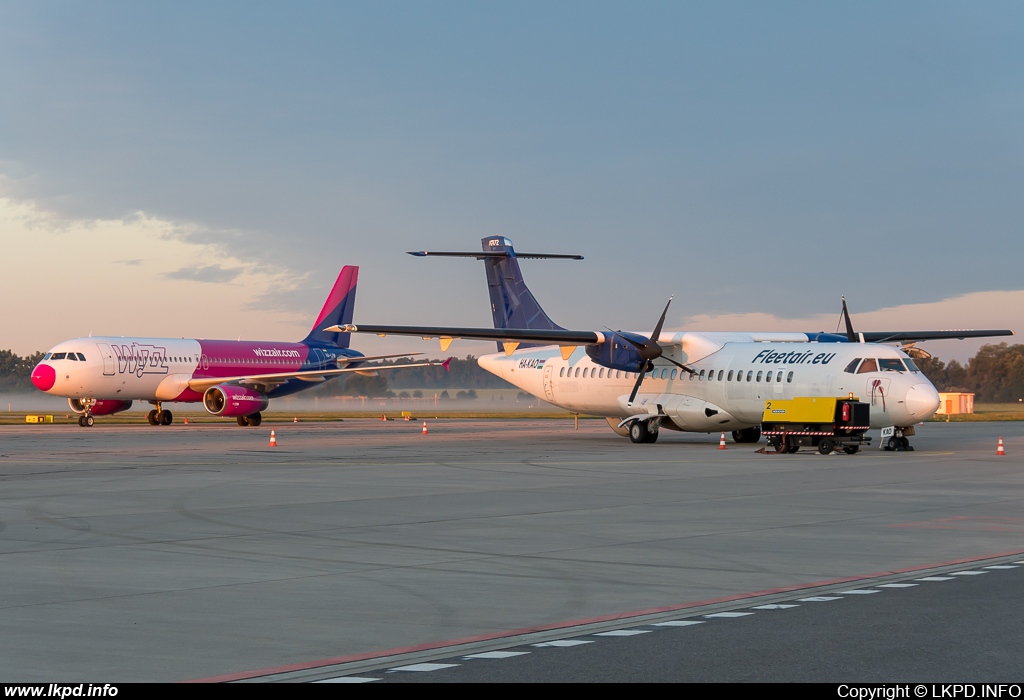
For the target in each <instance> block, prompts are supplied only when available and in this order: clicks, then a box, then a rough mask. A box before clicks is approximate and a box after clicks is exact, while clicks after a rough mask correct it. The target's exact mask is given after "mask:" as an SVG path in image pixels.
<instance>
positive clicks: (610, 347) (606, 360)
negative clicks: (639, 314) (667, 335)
mask: <svg viewBox="0 0 1024 700" xmlns="http://www.w3.org/2000/svg"><path fill="white" fill-rule="evenodd" d="M620 336H626V337H628V338H629V339H630V340H635V341H636V342H637V343H639V344H640V345H643V344H644V343H646V342H647V338H646V337H644V336H642V335H639V334H637V333H624V332H622V331H619V332H618V333H609V334H608V335H607V340H606V341H605V342H603V343H601V344H600V345H588V346H586V351H587V355H589V356H590V359H591V360H593V361H594V362H595V363H596V364H599V365H601V366H602V367H607V368H608V369H618V370H623V371H626V372H636V371H638V370H637V368H638V367H640V364H641V362H642V361H643V360H641V358H640V353H639V351H638V350H637V349H636V347H635V346H633V345H631V344H630V343H627V342H626V341H625V340H623V339H622V337H620Z"/></svg>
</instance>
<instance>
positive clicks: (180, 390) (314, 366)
mask: <svg viewBox="0 0 1024 700" xmlns="http://www.w3.org/2000/svg"><path fill="white" fill-rule="evenodd" d="M358 276H359V268H358V267H352V266H346V267H344V268H342V270H341V274H340V275H338V279H337V281H336V282H335V283H334V288H333V289H332V290H331V293H330V295H329V296H328V297H327V301H326V302H324V307H323V309H322V310H321V311H320V315H319V316H318V317H317V319H316V323H314V324H313V329H312V330H311V331H310V332H309V335H307V336H306V337H305V339H303V340H302V341H301V342H299V343H282V342H271V341H251V340H238V341H235V340H193V339H186V338H124V337H89V338H75V339H74V340H66V341H64V342H63V343H60V344H58V345H57V346H55V347H54V348H53V349H51V350H50V351H49V352H48V353H46V354H45V355H44V356H43V359H42V360H41V361H40V362H39V364H38V365H36V367H35V368H34V369H33V370H32V383H33V384H34V385H35V386H36V388H37V389H39V390H40V391H44V392H46V393H47V394H53V395H55V396H63V397H67V399H68V404H69V405H70V406H71V410H72V411H74V412H75V413H78V414H80V416H79V419H78V424H79V425H81V426H91V425H92V424H93V422H94V420H95V419H94V418H93V416H102V415H110V414H112V413H119V412H120V411H126V410H128V409H129V408H131V406H132V402H133V401H136V400H139V401H148V402H149V403H151V404H153V407H154V408H153V409H152V410H151V411H150V412H149V422H150V424H151V425H170V424H171V422H172V420H173V416H172V415H171V412H170V411H169V410H167V409H165V408H163V406H162V405H161V404H162V403H163V402H165V401H166V402H172V401H173V402H178V403H181V402H200V401H201V402H202V403H203V406H204V407H205V408H206V410H207V411H208V412H210V413H212V414H213V415H215V416H223V417H225V418H235V420H236V421H237V422H238V424H239V425H241V426H245V425H259V424H260V422H261V420H262V414H261V412H262V411H264V410H266V408H267V405H268V404H269V403H270V399H272V398H276V397H278V396H287V395H288V394H294V393H295V392H298V391H302V390H303V389H307V388H309V387H313V386H317V385H318V384H320V383H321V382H324V381H326V380H327V379H328V378H330V377H332V376H335V375H339V374H345V373H347V372H362V373H369V374H372V373H374V372H375V371H376V370H377V369H391V368H392V367H393V366H392V365H388V366H387V367H374V366H367V365H364V363H365V362H366V361H368V360H380V359H384V358H388V357H399V355H377V356H374V357H365V356H364V355H362V354H361V353H358V352H356V351H355V350H351V349H349V338H350V336H349V334H348V333H345V332H339V331H336V330H330V328H329V327H331V326H337V325H338V324H346V323H350V322H351V320H352V311H353V309H354V307H355V303H356V280H357V278H358ZM401 356H408V353H405V354H404V355H401ZM436 364H441V365H444V366H445V367H446V368H447V362H444V363H437V362H424V363H419V364H416V365H402V367H417V366H424V365H436Z"/></svg>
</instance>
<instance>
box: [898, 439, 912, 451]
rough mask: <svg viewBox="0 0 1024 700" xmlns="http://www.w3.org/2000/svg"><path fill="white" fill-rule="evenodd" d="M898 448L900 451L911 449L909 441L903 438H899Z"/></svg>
mask: <svg viewBox="0 0 1024 700" xmlns="http://www.w3.org/2000/svg"><path fill="white" fill-rule="evenodd" d="M900 447H901V448H902V449H904V450H910V449H912V448H911V447H910V440H909V439H908V438H905V437H901V438H900Z"/></svg>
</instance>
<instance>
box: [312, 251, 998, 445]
mask: <svg viewBox="0 0 1024 700" xmlns="http://www.w3.org/2000/svg"><path fill="white" fill-rule="evenodd" d="M482 244H483V251H482V252H479V253H473V252H468V253H463V252H455V253H453V252H428V251H419V252H414V253H410V254H411V255H418V256H447V257H468V258H476V259H478V260H483V261H484V265H485V268H486V272H487V287H488V291H489V292H490V299H491V313H492V315H493V318H494V328H493V329H490V328H453V327H437V326H382V325H368V324H363V323H360V324H358V325H353V324H347V325H343V326H336V327H334V328H331V329H328V330H343V331H347V332H362V333H376V334H378V335H387V334H399V335H413V336H420V337H424V338H430V337H437V338H440V340H441V347H442V349H447V347H448V345H449V344H450V343H451V342H452V340H453V339H456V338H471V339H483V340H495V341H497V342H498V349H499V350H502V351H503V352H500V353H497V354H494V355H484V356H483V357H481V358H480V359H479V363H480V366H481V367H483V368H484V369H486V370H487V371H489V372H491V373H493V374H496V375H498V376H499V377H502V378H503V379H505V380H506V381H508V382H510V383H512V384H514V385H515V386H518V387H520V388H521V389H523V390H524V391H527V392H529V393H531V394H533V395H534V396H536V397H538V398H540V399H543V400H544V401H547V402H548V403H551V404H554V405H556V406H560V407H562V408H565V409H568V410H569V411H574V412H579V413H587V414H591V415H599V416H604V417H606V419H607V421H608V424H609V425H610V426H611V428H612V430H614V431H615V432H617V433H619V434H620V435H623V436H627V435H628V436H629V438H630V439H631V440H632V441H633V442H654V441H655V440H657V438H658V431H659V429H660V428H663V427H664V428H669V429H672V430H681V431H692V432H705V433H716V432H720V431H732V434H733V438H734V439H735V440H736V441H737V442H757V441H758V440H759V439H760V436H761V431H760V428H759V425H760V423H761V417H762V412H763V410H764V406H765V401H766V400H770V399H791V398H794V397H797V396H824V397H846V396H848V395H850V394H853V395H854V396H855V397H858V398H860V399H861V400H862V401H866V402H870V404H871V409H870V411H871V427H872V428H892V429H893V431H892V433H893V434H892V438H891V440H890V441H889V447H895V448H907V447H909V440H908V439H907V436H909V435H913V432H914V428H913V427H914V425H915V424H916V423H918V422H920V421H923V420H925V419H927V418H930V417H931V416H932V415H933V414H934V413H935V411H936V410H937V409H938V407H939V395H938V392H937V391H936V390H935V387H934V386H933V385H932V383H931V382H930V381H929V380H928V378H927V377H925V375H924V374H923V373H922V372H921V371H920V370H919V369H918V367H917V366H916V365H915V364H914V360H913V359H912V357H911V355H917V356H919V357H920V356H927V353H925V351H923V350H921V349H919V348H916V347H914V345H913V343H914V342H917V341H923V340H937V339H950V338H979V337H989V336H1003V335H1013V333H1012V332H1011V331H1009V330H979V331H974V330H956V331H896V332H891V333H888V332H872V333H855V332H854V330H853V325H852V323H851V322H850V317H849V314H848V313H847V312H846V304H845V301H844V302H843V311H844V317H845V319H846V334H838V333H767V332H735V333H723V332H693V331H685V332H669V333H662V332H661V327H662V325H663V324H664V321H665V313H667V312H668V306H667V305H666V307H665V312H663V313H662V315H661V319H660V320H659V321H658V323H657V325H656V326H655V329H654V332H653V333H651V334H649V335H646V334H643V333H637V332H630V331H574V330H567V329H565V328H562V327H561V326H559V325H557V324H555V323H554V322H553V321H552V320H551V319H550V318H548V315H547V314H546V313H544V310H543V309H541V307H540V304H538V303H537V301H536V299H534V297H533V294H531V293H530V290H529V289H527V287H526V284H525V282H524V281H523V276H522V273H521V272H520V270H519V262H518V259H519V258H570V259H577V260H578V259H582V256H579V255H549V254H543V253H519V254H518V255H517V254H516V252H515V251H514V250H513V248H512V242H511V241H509V240H508V239H507V238H501V237H497V238H495V237H492V238H484V239H483V241H482ZM670 302H671V300H670ZM887 342H897V343H902V344H903V345H902V347H901V348H896V347H893V346H891V345H885V344H884V343H887Z"/></svg>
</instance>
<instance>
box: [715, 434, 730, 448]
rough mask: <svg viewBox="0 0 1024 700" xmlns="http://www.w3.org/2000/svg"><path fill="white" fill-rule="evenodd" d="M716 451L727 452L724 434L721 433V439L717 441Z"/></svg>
mask: <svg viewBox="0 0 1024 700" xmlns="http://www.w3.org/2000/svg"><path fill="white" fill-rule="evenodd" d="M718 449H720V450H727V449H729V448H728V447H726V446H725V433H722V439H721V440H719V441H718Z"/></svg>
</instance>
